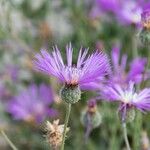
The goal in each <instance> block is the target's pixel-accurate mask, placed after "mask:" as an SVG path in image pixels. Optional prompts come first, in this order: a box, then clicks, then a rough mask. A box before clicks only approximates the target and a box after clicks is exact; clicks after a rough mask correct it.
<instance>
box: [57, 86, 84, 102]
mask: <svg viewBox="0 0 150 150" xmlns="http://www.w3.org/2000/svg"><path fill="white" fill-rule="evenodd" d="M60 96H61V99H62V100H63V101H65V102H66V103H70V104H74V103H76V102H78V101H79V100H80V98H81V90H80V87H79V86H78V85H64V86H63V87H62V89H61V90H60Z"/></svg>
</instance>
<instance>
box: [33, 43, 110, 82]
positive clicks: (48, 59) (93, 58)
mask: <svg viewBox="0 0 150 150" xmlns="http://www.w3.org/2000/svg"><path fill="white" fill-rule="evenodd" d="M87 53H88V49H85V50H84V51H83V49H80V51H79V55H78V59H77V63H76V64H73V48H72V47H71V44H70V45H68V46H67V47H66V56H67V57H66V59H67V64H65V63H64V61H63V59H62V56H61V53H60V50H59V49H58V48H57V47H54V48H53V52H52V53H51V54H49V53H48V52H47V51H46V50H41V54H37V55H36V56H35V60H34V66H35V68H36V70H39V71H41V72H43V73H45V74H48V75H52V76H55V77H56V78H58V79H59V80H60V81H61V82H63V83H65V84H67V85H82V84H86V83H90V82H92V81H95V79H97V78H98V77H101V76H104V75H105V74H106V72H107V70H108V69H109V65H108V59H107V56H106V55H105V54H104V53H103V52H98V51H96V52H95V53H93V54H91V55H89V56H87Z"/></svg>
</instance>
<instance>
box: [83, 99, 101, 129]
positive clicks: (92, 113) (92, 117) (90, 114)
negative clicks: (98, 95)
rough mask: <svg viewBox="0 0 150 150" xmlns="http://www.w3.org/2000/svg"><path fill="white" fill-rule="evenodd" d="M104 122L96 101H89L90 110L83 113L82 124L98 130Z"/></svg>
mask: <svg viewBox="0 0 150 150" xmlns="http://www.w3.org/2000/svg"><path fill="white" fill-rule="evenodd" d="M101 121H102V117H101V114H100V113H99V111H98V110H97V105H96V102H95V101H93V100H92V101H89V103H88V108H87V109H86V110H84V111H83V112H82V115H81V123H82V124H83V126H85V127H88V126H89V125H90V126H91V128H92V129H94V128H97V127H98V126H99V125H100V124H101Z"/></svg>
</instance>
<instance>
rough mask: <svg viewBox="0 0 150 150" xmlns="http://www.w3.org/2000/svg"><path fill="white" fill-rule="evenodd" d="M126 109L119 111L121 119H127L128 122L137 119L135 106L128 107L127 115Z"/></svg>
mask: <svg viewBox="0 0 150 150" xmlns="http://www.w3.org/2000/svg"><path fill="white" fill-rule="evenodd" d="M123 113H124V110H120V111H119V112H118V116H119V119H120V120H121V121H125V122H126V123H130V122H132V121H134V119H135V115H136V114H135V109H134V108H133V107H127V110H126V114H125V116H124V115H123Z"/></svg>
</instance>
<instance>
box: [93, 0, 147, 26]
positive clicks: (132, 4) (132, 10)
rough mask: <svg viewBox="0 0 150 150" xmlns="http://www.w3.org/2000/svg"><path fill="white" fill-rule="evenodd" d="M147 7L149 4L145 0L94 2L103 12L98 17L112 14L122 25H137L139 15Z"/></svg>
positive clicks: (103, 0)
mask: <svg viewBox="0 0 150 150" xmlns="http://www.w3.org/2000/svg"><path fill="white" fill-rule="evenodd" d="M148 5H149V3H148V2H146V1H145V0H126V1H123V0H122V1H119V0H107V1H106V0H96V6H98V7H99V9H100V10H102V11H103V12H102V13H101V14H99V15H103V14H104V13H105V14H107V13H108V12H112V13H113V15H114V16H115V17H116V19H117V20H118V22H119V23H121V24H124V25H130V24H135V25H139V24H140V22H141V13H142V11H143V10H144V9H146V8H147V7H148ZM96 8H97V7H96ZM97 12H98V13H99V12H101V11H97ZM95 16H96V15H95ZM97 16H98V15H97Z"/></svg>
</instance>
